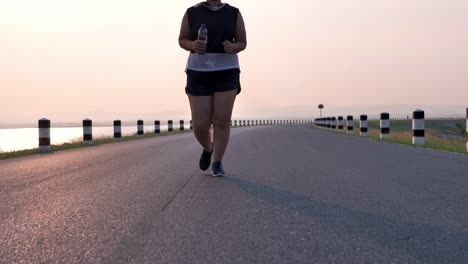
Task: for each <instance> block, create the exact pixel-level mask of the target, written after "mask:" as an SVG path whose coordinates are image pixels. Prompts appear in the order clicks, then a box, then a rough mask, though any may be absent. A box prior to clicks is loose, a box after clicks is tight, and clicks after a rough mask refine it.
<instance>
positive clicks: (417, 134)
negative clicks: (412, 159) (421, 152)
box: [412, 109, 424, 145]
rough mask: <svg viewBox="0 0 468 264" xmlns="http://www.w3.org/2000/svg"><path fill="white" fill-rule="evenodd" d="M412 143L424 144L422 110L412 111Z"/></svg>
mask: <svg viewBox="0 0 468 264" xmlns="http://www.w3.org/2000/svg"><path fill="white" fill-rule="evenodd" d="M412 142H413V145H424V111H423V110H421V109H418V110H416V111H414V112H413V140H412Z"/></svg>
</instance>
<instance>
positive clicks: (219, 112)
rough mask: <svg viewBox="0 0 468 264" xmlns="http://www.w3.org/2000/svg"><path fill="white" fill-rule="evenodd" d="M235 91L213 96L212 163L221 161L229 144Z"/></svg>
mask: <svg viewBox="0 0 468 264" xmlns="http://www.w3.org/2000/svg"><path fill="white" fill-rule="evenodd" d="M236 95H237V90H232V91H227V92H218V93H215V94H214V96H213V113H212V116H213V120H212V122H213V127H214V133H213V134H214V135H213V136H214V152H213V161H214V162H216V161H221V160H222V159H223V156H224V152H225V151H226V148H227V145H228V143H229V135H230V132H231V128H230V122H231V116H232V109H233V107H234V101H235V100H236Z"/></svg>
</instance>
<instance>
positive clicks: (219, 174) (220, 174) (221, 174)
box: [211, 173, 226, 177]
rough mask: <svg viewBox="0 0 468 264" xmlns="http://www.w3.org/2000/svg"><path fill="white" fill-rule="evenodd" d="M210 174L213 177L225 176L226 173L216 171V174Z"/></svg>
mask: <svg viewBox="0 0 468 264" xmlns="http://www.w3.org/2000/svg"><path fill="white" fill-rule="evenodd" d="M211 176H213V177H224V176H226V173H224V174H223V173H218V174H214V173H211Z"/></svg>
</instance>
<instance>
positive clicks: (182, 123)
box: [179, 120, 185, 131]
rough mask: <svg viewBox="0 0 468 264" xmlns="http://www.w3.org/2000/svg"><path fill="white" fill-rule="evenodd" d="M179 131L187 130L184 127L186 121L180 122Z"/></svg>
mask: <svg viewBox="0 0 468 264" xmlns="http://www.w3.org/2000/svg"><path fill="white" fill-rule="evenodd" d="M179 130H180V131H184V130H185V127H184V120H180V121H179Z"/></svg>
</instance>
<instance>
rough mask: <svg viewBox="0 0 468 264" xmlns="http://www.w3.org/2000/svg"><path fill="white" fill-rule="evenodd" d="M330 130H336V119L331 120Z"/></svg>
mask: <svg viewBox="0 0 468 264" xmlns="http://www.w3.org/2000/svg"><path fill="white" fill-rule="evenodd" d="M331 129H332V130H336V117H332V118H331Z"/></svg>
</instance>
